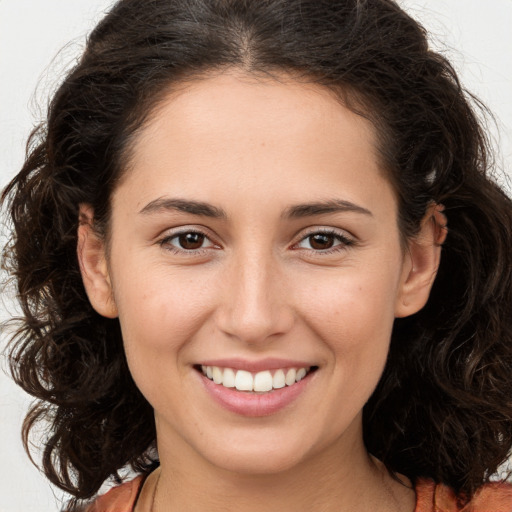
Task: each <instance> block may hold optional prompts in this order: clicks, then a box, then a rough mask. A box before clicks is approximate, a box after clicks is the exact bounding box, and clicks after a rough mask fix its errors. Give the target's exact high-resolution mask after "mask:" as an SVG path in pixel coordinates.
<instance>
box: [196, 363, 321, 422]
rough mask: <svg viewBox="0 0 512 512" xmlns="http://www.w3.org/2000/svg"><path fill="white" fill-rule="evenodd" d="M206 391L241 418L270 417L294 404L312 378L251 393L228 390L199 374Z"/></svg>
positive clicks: (308, 377) (310, 375) (309, 376)
mask: <svg viewBox="0 0 512 512" xmlns="http://www.w3.org/2000/svg"><path fill="white" fill-rule="evenodd" d="M198 374H199V376H200V377H201V380H202V382H203V385H204V387H205V388H206V391H207V392H208V393H209V394H210V396H211V397H212V398H213V399H214V400H215V401H216V402H217V403H218V404H219V405H221V406H222V407H224V408H225V409H227V410H228V411H231V412H234V413H236V414H239V415H241V416H250V417H257V416H270V415H271V414H275V413H276V412H279V411H281V410H282V409H284V408H285V407H287V406H288V405H290V404H291V403H292V402H294V401H295V400H296V399H297V398H298V397H299V396H300V395H301V394H302V393H303V392H304V391H305V389H306V387H307V386H308V384H309V382H310V380H311V378H312V376H313V372H312V373H308V374H307V375H306V377H304V378H303V379H302V380H300V381H299V382H296V383H295V384H293V385H291V386H285V387H284V388H281V389H275V390H274V391H269V392H268V393H250V392H247V391H237V390H236V389H235V388H226V387H224V386H222V385H221V384H215V383H214V382H213V381H211V380H210V379H208V378H207V377H205V376H204V375H203V374H201V373H199V372H198Z"/></svg>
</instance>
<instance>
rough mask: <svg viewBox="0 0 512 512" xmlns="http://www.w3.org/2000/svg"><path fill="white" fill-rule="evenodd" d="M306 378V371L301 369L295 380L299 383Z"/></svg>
mask: <svg viewBox="0 0 512 512" xmlns="http://www.w3.org/2000/svg"><path fill="white" fill-rule="evenodd" d="M305 376H306V369H305V368H300V370H298V371H297V375H296V377H295V380H296V381H297V382H299V380H302V379H303V378H304V377H305Z"/></svg>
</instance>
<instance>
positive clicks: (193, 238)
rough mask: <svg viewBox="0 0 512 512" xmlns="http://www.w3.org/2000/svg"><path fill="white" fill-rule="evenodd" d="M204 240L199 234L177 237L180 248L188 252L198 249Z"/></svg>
mask: <svg viewBox="0 0 512 512" xmlns="http://www.w3.org/2000/svg"><path fill="white" fill-rule="evenodd" d="M205 238H206V237H205V236H204V235H203V234H201V233H182V234H181V235H179V236H178V237H177V239H178V243H179V246H180V248H181V249H186V250H188V251H193V250H195V249H200V248H201V247H202V245H203V243H204V240H205Z"/></svg>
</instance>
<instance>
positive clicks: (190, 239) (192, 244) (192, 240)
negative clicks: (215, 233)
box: [160, 231, 215, 252]
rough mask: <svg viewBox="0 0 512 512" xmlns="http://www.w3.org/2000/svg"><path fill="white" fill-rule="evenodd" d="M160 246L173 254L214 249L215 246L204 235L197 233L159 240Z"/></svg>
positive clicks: (175, 235) (184, 233)
mask: <svg viewBox="0 0 512 512" xmlns="http://www.w3.org/2000/svg"><path fill="white" fill-rule="evenodd" d="M160 245H162V246H164V247H166V248H168V249H170V250H172V251H173V252H193V251H199V250H201V249H206V248H209V247H215V244H214V243H213V242H212V241H211V240H210V239H209V238H208V237H207V236H206V235H205V234H204V233H201V232H199V231H183V232H181V233H176V234H174V235H172V236H168V237H166V238H164V239H163V240H161V242H160Z"/></svg>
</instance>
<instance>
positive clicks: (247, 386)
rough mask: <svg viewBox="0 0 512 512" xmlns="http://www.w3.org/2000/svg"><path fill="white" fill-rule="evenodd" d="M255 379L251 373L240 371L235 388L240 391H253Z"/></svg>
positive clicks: (237, 374) (237, 373)
mask: <svg viewBox="0 0 512 512" xmlns="http://www.w3.org/2000/svg"><path fill="white" fill-rule="evenodd" d="M253 384H254V382H253V378H252V375H251V374H250V373H249V372H246V371H244V370H238V371H237V372H236V377H235V388H236V389H238V391H252V389H253Z"/></svg>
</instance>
